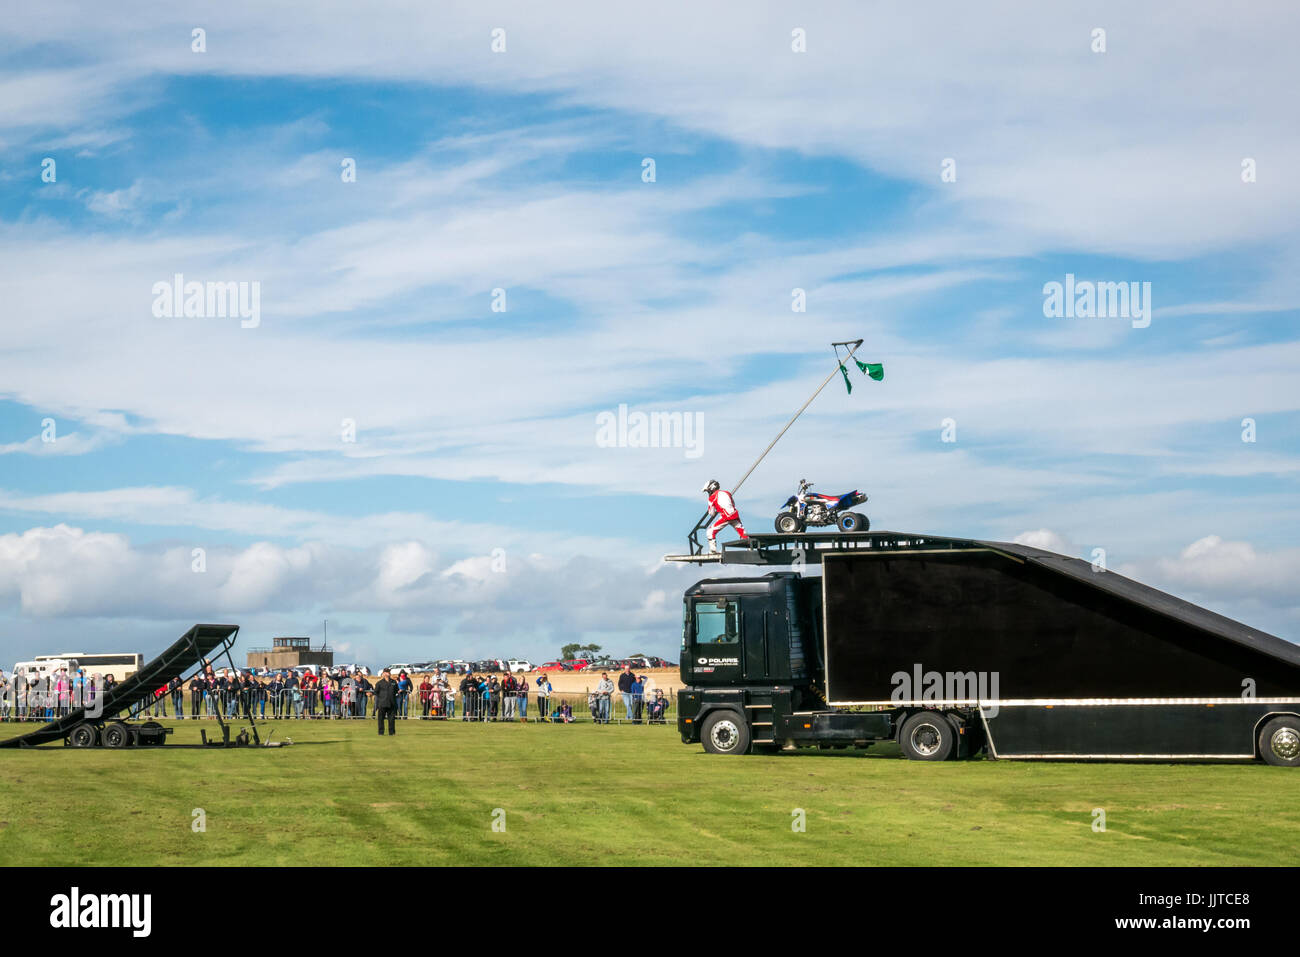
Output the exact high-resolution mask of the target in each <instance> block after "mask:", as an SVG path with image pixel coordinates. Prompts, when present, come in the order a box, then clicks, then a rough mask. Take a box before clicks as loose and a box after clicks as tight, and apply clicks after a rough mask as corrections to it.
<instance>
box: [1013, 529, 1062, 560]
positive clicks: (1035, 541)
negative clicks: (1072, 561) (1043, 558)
mask: <svg viewBox="0 0 1300 957" xmlns="http://www.w3.org/2000/svg"><path fill="white" fill-rule="evenodd" d="M1012 541H1013V542H1014V543H1015V544H1017V545H1028V546H1029V547H1031V548H1041V549H1044V550H1046V551H1049V552H1056V554H1058V555H1069V556H1073V555H1074V552H1075V548H1074V546H1073V545H1072V544H1071V543H1070V542H1068V541H1066V540H1065V538H1063V537H1062V536H1060V535H1058V534H1057V533H1056V532H1054V531H1052V530H1051V529H1050V528H1039V529H1035V530H1034V531H1032V532H1021V533H1020V534H1019V535H1017V536H1016V537H1015V538H1013V539H1012Z"/></svg>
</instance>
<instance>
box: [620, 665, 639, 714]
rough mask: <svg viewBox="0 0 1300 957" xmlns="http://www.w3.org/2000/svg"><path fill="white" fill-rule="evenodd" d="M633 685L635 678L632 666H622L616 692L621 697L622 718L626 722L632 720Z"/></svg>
mask: <svg viewBox="0 0 1300 957" xmlns="http://www.w3.org/2000/svg"><path fill="white" fill-rule="evenodd" d="M635 684H636V676H635V675H633V674H632V666H631V665H624V666H623V673H622V674H620V675H619V676H618V690H619V692H620V693H621V694H622V695H623V717H624V718H625V719H627V720H628V721H631V720H632V707H633V700H632V698H633V690H632V689H633V686H634V685H635Z"/></svg>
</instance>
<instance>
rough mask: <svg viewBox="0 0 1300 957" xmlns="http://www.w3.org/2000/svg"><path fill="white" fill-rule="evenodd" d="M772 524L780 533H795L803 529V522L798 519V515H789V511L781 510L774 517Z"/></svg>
mask: <svg viewBox="0 0 1300 957" xmlns="http://www.w3.org/2000/svg"><path fill="white" fill-rule="evenodd" d="M773 524H774V525H775V526H776V530H777V532H778V533H779V534H781V535H796V534H798V533H799V532H802V531H803V529H804V524H803V522H801V521H799V516H798V515H791V514H790V513H789V512H782V513H781V514H780V515H778V516H777V517H776V521H775V522H774V523H773Z"/></svg>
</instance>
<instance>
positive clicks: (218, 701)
mask: <svg viewBox="0 0 1300 957" xmlns="http://www.w3.org/2000/svg"><path fill="white" fill-rule="evenodd" d="M73 704H74V702H73V701H72V700H71V697H70V696H69V695H68V694H66V693H63V694H60V693H58V692H55V691H42V690H36V689H27V690H25V691H24V692H22V693H21V694H19V695H16V696H9V697H7V698H5V699H4V700H3V704H0V720H4V721H37V722H44V721H53V720H56V719H57V718H59V717H62V716H63V715H65V714H67V713H68V711H69V710H70V709H71V707H72V706H73ZM675 704H676V700H675V698H674V697H673V696H671V695H669V694H667V693H661V694H652V695H649V696H645V695H638V694H628V695H624V694H623V693H621V692H617V691H615V692H613V693H612V694H607V695H601V694H597V693H595V692H585V691H578V692H572V691H570V692H557V691H552V692H551V694H550V695H548V696H542V695H539V694H537V693H536V692H535V691H534V690H530V691H528V692H526V693H523V692H514V693H492V692H477V691H471V692H469V693H468V694H462V693H461V692H460V691H458V690H455V689H452V690H451V691H445V690H435V691H431V692H428V693H424V692H419V691H415V692H411V693H407V694H399V695H398V696H397V706H396V708H395V711H394V718H395V719H396V720H416V721H463V722H469V721H483V722H488V721H492V722H538V723H563V724H569V723H582V722H593V723H596V724H671V723H674V722H675V721H676V718H675ZM246 706H247V709H248V711H250V712H251V713H252V715H253V717H254V718H255V719H258V720H262V719H266V720H303V721H308V720H318V721H320V720H370V721H373V720H375V707H374V701H373V699H372V698H371V697H370V696H368V695H348V694H341V695H339V694H335V693H333V690H332V689H331V691H330V693H328V694H325V693H322V692H321V691H320V690H319V689H315V688H312V689H307V690H303V689H287V690H284V691H281V692H278V693H274V692H271V691H270V690H269V689H265V688H262V689H252V690H251V691H248V692H245V691H242V690H241V691H231V690H216V691H208V690H203V691H201V692H200V693H197V694H196V693H194V692H193V691H192V690H189V689H187V690H185V691H183V692H182V693H181V694H179V695H177V694H172V693H170V692H168V693H165V694H161V695H157V696H152V697H149V698H146V699H144V700H142V701H138V702H136V703H135V704H133V705H132V706H131V707H130V708H129V709H127V711H126V714H127V716H128V717H131V718H140V719H144V718H161V719H165V720H193V719H210V720H214V721H215V720H216V719H217V717H218V715H220V717H222V718H229V719H232V720H238V718H239V717H241V716H242V715H243V714H244V713H245V707H246Z"/></svg>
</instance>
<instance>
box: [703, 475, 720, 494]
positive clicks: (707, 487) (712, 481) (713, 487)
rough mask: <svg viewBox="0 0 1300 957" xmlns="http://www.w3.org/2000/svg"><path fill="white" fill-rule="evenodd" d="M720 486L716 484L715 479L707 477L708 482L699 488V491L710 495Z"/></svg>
mask: <svg viewBox="0 0 1300 957" xmlns="http://www.w3.org/2000/svg"><path fill="white" fill-rule="evenodd" d="M720 488H722V486H721V485H719V484H718V480H717V479H709V482H708V484H707V485H705V486H704V488H702V489H700V491H701V492H703V493H704V494H705V495H712V494H713V493H714V492H716V491H717V490H718V489H720Z"/></svg>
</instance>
